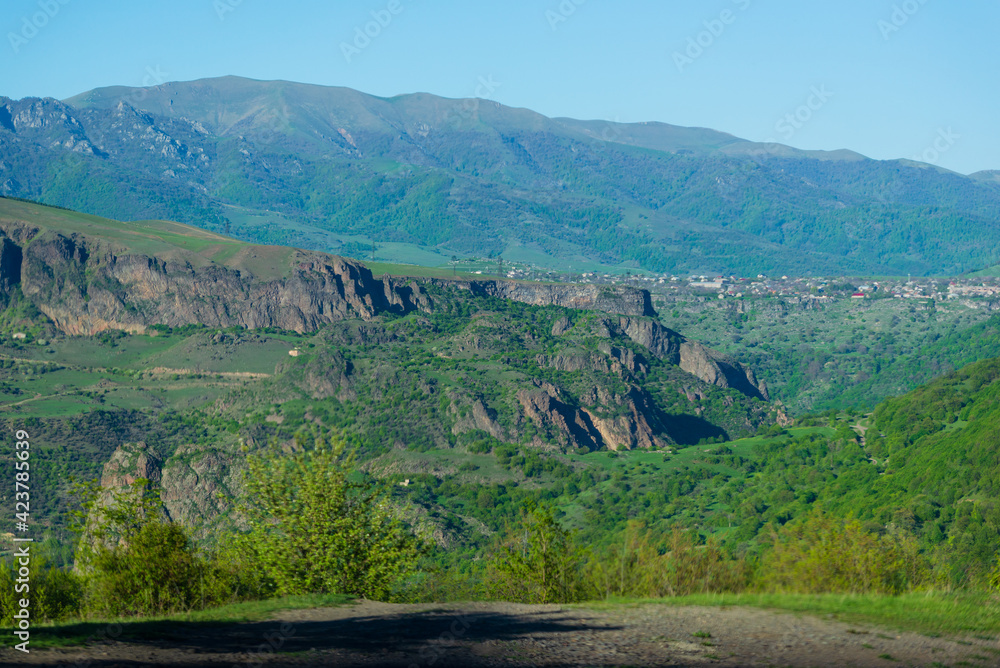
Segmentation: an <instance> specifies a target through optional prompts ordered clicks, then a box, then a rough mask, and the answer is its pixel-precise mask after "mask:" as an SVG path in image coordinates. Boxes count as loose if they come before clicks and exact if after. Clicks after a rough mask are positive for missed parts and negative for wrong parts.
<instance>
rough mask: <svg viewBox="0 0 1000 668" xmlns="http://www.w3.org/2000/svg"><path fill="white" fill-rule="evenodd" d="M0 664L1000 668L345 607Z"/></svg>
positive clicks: (683, 626)
mask: <svg viewBox="0 0 1000 668" xmlns="http://www.w3.org/2000/svg"><path fill="white" fill-rule="evenodd" d="M0 665H3V666H15V665H17V666H23V665H28V666H32V665H35V666H38V665H45V666H58V665H70V666H73V665H76V666H80V667H81V668H83V667H87V668H110V667H111V666H181V667H189V668H193V667H196V666H205V667H214V668H220V667H221V666H261V665H264V666H391V667H394V668H396V667H402V668H441V667H442V666H463V667H465V666H468V667H478V666H522V667H528V666H538V667H543V666H544V667H555V666H882V667H889V666H958V665H962V666H981V667H984V668H985V667H989V666H1000V642H998V641H997V640H996V639H993V640H983V639H976V638H964V639H958V638H954V639H945V638H930V637H927V636H923V635H919V634H915V633H900V632H890V631H885V630H882V629H876V628H871V627H867V626H861V625H854V626H851V625H847V624H843V623H840V622H835V621H829V620H823V619H818V618H816V617H810V616H805V615H795V614H791V613H780V612H768V611H762V610H757V609H752V608H707V607H706V608H702V607H672V606H666V605H655V604H652V605H641V606H636V607H619V608H614V609H608V610H603V609H602V610H592V609H587V608H576V607H573V608H568V607H563V606H556V605H551V606H538V605H536V606H530V605H515V604H506V603H482V604H480V603H465V604H440V605H393V604H387V603H374V602H370V601H362V602H360V603H358V604H355V605H348V606H344V607H339V608H322V609H316V610H296V611H285V612H283V613H280V614H279V615H278V616H277V617H276V618H275V619H274V620H271V621H267V622H256V623H246V624H232V625H227V626H219V627H206V626H204V625H191V626H190V627H189V628H188V627H185V628H184V629H183V631H182V632H180V633H178V634H177V637H174V638H171V639H169V640H155V641H128V642H109V643H105V644H94V645H91V646H89V647H85V648H77V649H73V650H48V651H33V652H32V653H31V654H30V655H27V656H26V655H23V654H20V655H18V653H17V652H14V651H13V650H3V655H2V657H0Z"/></svg>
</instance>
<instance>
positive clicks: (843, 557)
mask: <svg viewBox="0 0 1000 668" xmlns="http://www.w3.org/2000/svg"><path fill="white" fill-rule="evenodd" d="M773 540H774V544H773V547H772V549H771V551H770V552H769V553H768V554H767V555H766V556H765V558H764V563H763V568H762V579H761V580H760V583H759V584H760V586H761V587H762V588H763V589H765V590H769V591H783V592H793V593H803V594H820V593H854V594H901V593H903V592H905V591H908V590H910V589H913V588H915V587H918V586H920V585H921V584H924V583H926V582H927V581H928V580H929V578H930V569H929V567H928V564H927V563H926V561H925V560H924V559H923V557H922V556H921V555H920V553H919V549H918V547H917V543H916V540H915V539H913V537H911V536H909V535H908V534H905V533H894V534H884V535H881V536H880V535H878V534H874V533H869V532H867V531H865V530H864V529H863V528H862V526H861V524H860V523H859V522H857V521H850V522H843V521H839V520H834V519H831V518H829V517H826V516H824V515H821V514H815V515H812V516H810V517H808V518H807V519H805V520H804V521H802V522H800V523H796V524H795V525H786V526H785V527H784V528H783V529H782V531H781V532H780V533H778V534H776V535H775V536H774V537H773Z"/></svg>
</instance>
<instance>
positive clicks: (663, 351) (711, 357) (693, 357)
mask: <svg viewBox="0 0 1000 668" xmlns="http://www.w3.org/2000/svg"><path fill="white" fill-rule="evenodd" d="M596 333H597V334H598V335H599V336H601V337H604V338H611V337H613V336H615V335H619V334H624V335H625V336H627V337H628V338H629V339H631V340H632V341H634V342H635V343H638V344H639V345H640V346H643V347H644V348H646V349H648V350H649V351H650V352H651V353H652V354H653V355H655V356H656V357H658V358H660V359H662V360H664V361H666V362H669V363H670V364H674V365H677V366H679V367H680V368H681V369H683V370H684V371H687V372H688V373H690V374H692V375H694V376H697V377H698V378H700V379H701V380H703V381H705V382H706V383H709V384H711V385H717V386H719V387H728V388H732V389H734V390H738V391H740V392H742V393H743V394H745V395H747V396H748V397H753V398H757V399H762V400H764V401H767V400H768V399H769V396H768V392H767V384H766V383H764V381H762V380H757V376H756V374H754V372H753V369H751V368H749V367H745V366H743V365H742V364H740V363H739V362H737V361H736V360H734V359H733V358H731V357H729V356H728V355H723V354H722V353H720V352H718V351H715V350H712V349H711V348H707V347H705V346H703V345H702V344H700V343H698V342H696V341H691V340H689V339H687V338H686V337H684V336H683V335H681V334H679V333H678V332H675V331H674V330H672V329H669V328H667V327H664V326H663V325H661V324H660V323H659V322H657V321H656V320H652V319H648V318H628V317H620V318H605V319H602V320H600V321H599V322H598V325H597V328H596Z"/></svg>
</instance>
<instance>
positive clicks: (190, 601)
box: [76, 479, 267, 616]
mask: <svg viewBox="0 0 1000 668" xmlns="http://www.w3.org/2000/svg"><path fill="white" fill-rule="evenodd" d="M83 493H84V504H83V506H84V507H83V511H82V512H80V513H78V514H77V519H78V523H77V526H76V529H77V531H79V532H80V533H81V540H80V541H79V546H78V549H77V561H76V568H77V573H78V579H79V580H80V581H81V583H82V588H81V592H82V606H81V607H82V609H83V611H85V612H86V613H87V614H90V615H99V616H124V615H140V616H141V615H156V614H164V613H170V612H177V611H186V610H192V609H202V608H205V607H209V606H212V605H219V604H222V603H230V602H233V601H237V600H244V599H247V598H256V597H258V596H260V595H262V594H266V593H267V592H266V591H265V590H264V589H263V588H262V587H260V586H258V585H257V583H256V581H255V579H254V576H253V574H252V570H251V569H249V568H247V567H246V565H245V562H244V561H241V560H238V559H233V558H232V555H227V556H226V557H225V558H220V557H218V556H215V555H206V554H202V553H200V552H199V551H198V550H197V548H196V546H195V545H194V543H193V541H192V540H191V538H190V536H189V534H188V532H187V530H186V529H185V528H184V527H183V526H181V525H180V524H177V523H175V522H170V521H167V520H166V519H165V518H164V517H163V513H162V510H161V504H160V498H159V494H158V493H157V492H156V490H154V489H152V488H151V487H150V486H149V481H148V480H144V479H138V480H136V481H135V482H134V483H132V485H131V486H130V487H128V488H127V489H124V490H117V491H111V492H107V491H102V490H101V489H100V488H99V487H98V486H96V485H90V486H84V489H83Z"/></svg>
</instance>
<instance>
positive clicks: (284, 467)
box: [241, 438, 424, 600]
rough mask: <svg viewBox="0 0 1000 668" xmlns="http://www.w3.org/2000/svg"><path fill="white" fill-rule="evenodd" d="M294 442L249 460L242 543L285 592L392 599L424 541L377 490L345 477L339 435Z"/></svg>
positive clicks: (348, 462)
mask: <svg viewBox="0 0 1000 668" xmlns="http://www.w3.org/2000/svg"><path fill="white" fill-rule="evenodd" d="M298 447H299V450H298V451H297V452H295V453H293V454H292V455H290V456H288V455H284V454H282V453H281V452H279V451H276V450H275V451H273V452H271V453H269V454H267V455H264V456H262V457H257V458H254V459H251V460H250V462H249V467H248V471H247V477H246V497H245V499H244V502H243V510H244V512H245V513H246V514H247V517H248V518H249V520H250V523H251V531H250V533H249V534H248V535H246V536H244V537H243V539H242V541H241V544H242V545H243V547H244V549H245V550H246V551H247V553H248V554H250V555H252V559H253V561H254V562H255V563H256V564H257V565H258V567H259V568H260V569H261V571H262V573H263V574H264V575H265V576H266V577H267V578H268V579H269V580H270V581H271V582H272V583H273V585H274V587H275V588H276V590H277V591H278V593H280V594H282V595H287V594H306V593H337V594H355V595H357V596H363V597H365V598H370V599H376V600H385V599H386V598H389V597H390V596H391V595H393V594H394V593H396V592H397V591H398V587H399V585H400V584H401V583H402V581H403V580H404V579H405V578H406V577H407V576H408V575H410V574H411V573H412V572H414V571H415V570H416V569H417V561H418V558H419V556H420V554H421V553H422V552H423V550H424V546H423V544H422V543H421V542H420V541H419V540H418V539H417V538H416V537H415V536H414V535H413V534H412V533H411V532H410V530H409V529H408V528H407V527H406V526H404V525H403V523H402V522H401V521H399V520H398V519H397V518H396V514H395V512H394V511H393V509H392V508H391V507H390V506H389V504H388V503H387V501H386V500H385V497H384V495H383V494H382V492H381V491H380V490H378V489H376V488H375V487H374V486H373V485H371V484H367V483H362V482H353V481H352V480H350V479H349V477H350V476H351V474H352V467H353V457H352V456H351V455H350V454H348V453H347V452H346V447H345V444H344V442H343V441H342V440H340V439H339V438H332V440H331V442H330V443H329V444H327V443H326V442H325V441H324V440H323V439H322V438H317V439H316V440H315V444H314V447H313V448H312V449H309V450H306V449H305V448H304V447H303V444H302V443H301V441H300V442H299V443H298Z"/></svg>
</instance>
